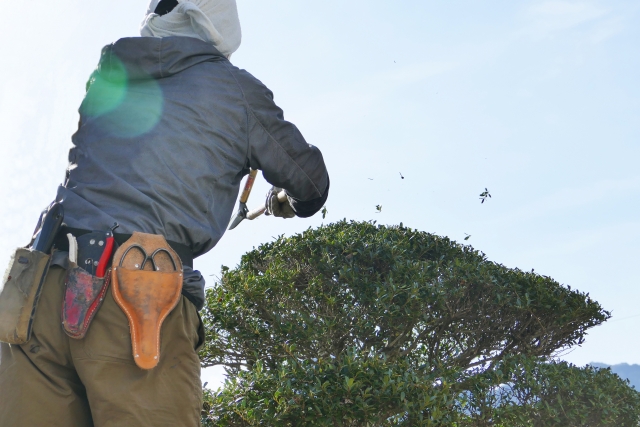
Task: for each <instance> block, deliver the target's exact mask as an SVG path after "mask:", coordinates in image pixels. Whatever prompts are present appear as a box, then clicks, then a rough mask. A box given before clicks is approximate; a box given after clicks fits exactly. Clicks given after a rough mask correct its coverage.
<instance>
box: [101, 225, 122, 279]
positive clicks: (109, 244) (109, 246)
mask: <svg viewBox="0 0 640 427" xmlns="http://www.w3.org/2000/svg"><path fill="white" fill-rule="evenodd" d="M118 227H120V225H119V224H118V223H117V222H116V223H115V224H113V227H112V228H111V231H110V232H109V233H107V234H106V236H107V238H106V243H105V246H104V251H103V252H102V256H100V261H98V269H97V270H96V277H98V278H100V279H102V278H103V277H104V276H105V275H106V274H107V268H108V267H109V261H110V260H111V255H112V254H113V248H114V247H115V245H116V239H115V237H114V236H113V233H114V231H115V230H116V228H118Z"/></svg>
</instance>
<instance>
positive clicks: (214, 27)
mask: <svg viewBox="0 0 640 427" xmlns="http://www.w3.org/2000/svg"><path fill="white" fill-rule="evenodd" d="M177 1H178V6H176V7H175V8H174V9H173V10H172V11H171V12H169V13H167V14H166V15H163V16H160V15H158V14H156V13H154V11H155V10H156V7H157V6H158V3H159V2H160V0H152V1H151V4H150V5H149V10H148V11H147V15H146V16H145V18H144V21H143V22H142V27H141V28H140V34H141V35H142V36H143V37H170V36H184V37H195V38H199V39H201V40H204V41H206V42H208V43H211V44H213V45H214V46H215V47H216V48H217V49H218V50H219V51H220V53H222V54H223V55H225V56H227V57H228V56H230V55H231V54H232V53H233V52H235V51H236V50H238V47H240V42H241V40H242V30H241V28H240V19H239V18H238V7H237V5H236V1H235V0H177Z"/></svg>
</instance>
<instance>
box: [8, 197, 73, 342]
mask: <svg viewBox="0 0 640 427" xmlns="http://www.w3.org/2000/svg"><path fill="white" fill-rule="evenodd" d="M63 219H64V209H63V208H62V205H60V204H59V203H55V202H54V203H52V204H51V205H50V206H49V208H48V209H46V210H45V211H44V212H43V213H42V215H41V216H40V220H39V221H38V226H37V227H36V232H35V233H34V236H33V238H32V240H31V244H30V247H28V248H18V249H16V252H15V253H14V255H13V256H12V258H11V261H10V262H9V267H8V268H7V272H6V273H5V276H4V280H3V281H2V283H0V341H2V342H6V343H8V344H25V343H26V342H27V341H29V340H30V339H31V332H32V328H33V321H34V319H35V316H36V308H37V307H38V301H39V300H40V294H41V293H42V286H43V284H44V281H45V278H46V276H47V272H48V271H49V265H50V264H51V255H50V252H51V250H52V247H53V241H54V239H55V236H56V234H57V232H58V230H59V229H60V226H61V225H62V220H63Z"/></svg>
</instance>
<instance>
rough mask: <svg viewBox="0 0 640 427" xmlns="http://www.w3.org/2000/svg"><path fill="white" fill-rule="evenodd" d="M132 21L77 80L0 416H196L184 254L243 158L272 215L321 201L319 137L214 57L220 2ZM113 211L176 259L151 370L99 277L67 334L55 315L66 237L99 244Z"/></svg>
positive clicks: (172, 7) (60, 420)
mask: <svg viewBox="0 0 640 427" xmlns="http://www.w3.org/2000/svg"><path fill="white" fill-rule="evenodd" d="M141 34H142V36H143V37H138V38H125V39H121V40H119V41H117V42H116V43H114V44H112V45H109V46H107V47H105V48H104V49H103V51H102V56H101V59H100V62H99V65H98V68H97V69H96V71H95V72H94V74H93V75H92V76H91V79H90V81H89V83H88V85H87V86H88V87H87V94H86V97H85V99H84V101H83V103H82V105H81V106H80V124H79V129H78V131H77V133H76V134H75V135H74V136H73V148H72V149H71V151H70V154H69V168H68V171H67V179H66V181H65V183H64V185H62V186H61V187H60V188H59V191H58V194H57V198H56V200H57V202H58V203H60V204H62V206H63V208H64V222H65V225H66V227H64V228H63V230H62V231H61V232H60V233H59V235H58V238H57V240H56V248H57V249H58V252H56V253H55V255H54V257H53V261H52V264H53V265H52V266H51V268H50V270H49V273H48V274H47V276H46V280H45V283H44V286H43V293H42V296H41V298H40V302H39V304H38V306H37V311H36V316H35V321H34V323H33V333H32V336H31V339H30V340H29V341H28V342H27V343H26V344H23V345H9V344H5V343H3V344H2V345H1V347H0V351H1V360H0V426H1V427H23V426H34V427H37V426H45V425H51V426H65V427H67V426H69V427H71V426H97V427H106V426H119V427H120V426H127V427H136V426H154V427H158V426H190V427H196V426H199V425H200V411H201V406H202V402H201V401H202V396H201V383H200V364H199V360H198V355H197V351H196V350H197V348H198V347H199V346H200V345H202V342H203V336H204V335H203V330H202V324H201V322H200V319H199V316H198V310H200V309H202V307H203V305H204V279H203V278H202V276H201V275H200V273H199V272H198V271H195V270H193V268H192V262H193V258H195V257H198V256H200V255H202V254H204V253H206V252H207V251H209V250H211V249H212V248H213V247H214V246H215V245H216V244H217V243H218V241H219V240H220V238H221V237H222V235H223V234H224V231H225V229H226V226H227V224H228V223H229V219H230V217H231V214H232V213H233V211H234V204H235V201H236V198H237V195H238V192H239V186H240V183H241V180H242V178H243V177H244V176H245V175H246V174H247V173H248V172H249V170H250V169H251V168H253V169H260V170H262V171H263V174H264V177H265V178H266V180H267V181H268V182H270V183H271V184H272V185H274V186H275V187H281V188H283V189H285V191H286V193H287V196H288V200H287V201H285V202H284V203H281V202H279V201H278V199H277V197H276V193H277V190H274V191H271V192H269V194H268V196H267V201H266V205H267V211H268V212H269V213H271V214H273V215H275V216H281V217H292V216H294V215H296V216H298V217H309V216H311V215H313V214H315V213H316V212H317V211H318V210H319V209H320V208H321V207H322V206H323V205H324V203H325V201H326V198H327V195H328V191H329V177H328V175H327V171H326V168H325V165H324V161H323V158H322V155H321V153H320V151H319V150H318V149H317V148H315V147H314V146H312V145H309V144H307V143H306V142H305V140H304V138H303V137H302V135H301V134H300V132H299V131H298V129H297V128H296V127H295V126H294V125H293V124H291V123H289V122H287V121H285V120H284V118H283V113H282V111H281V110H280V109H279V108H278V107H277V106H276V105H275V104H274V101H273V95H272V93H271V92H270V91H269V89H267V88H266V87H265V86H264V85H263V84H262V83H261V82H260V81H258V80H257V79H255V78H254V77H253V76H252V75H251V74H249V73H248V72H246V71H243V70H240V69H238V68H236V67H234V66H233V65H232V64H231V63H230V62H229V58H230V56H231V54H232V53H233V52H235V51H236V49H238V47H239V45H240V39H241V32H240V23H239V20H238V14H237V8H236V4H235V0H179V1H176V0H161V1H160V0H154V1H153V2H152V3H151V5H150V8H149V10H148V13H147V15H146V17H145V19H144V22H143V24H142V28H141ZM114 224H117V225H118V228H116V229H114V231H115V233H116V234H115V240H116V241H117V242H118V243H119V244H121V245H124V244H126V242H125V241H126V240H127V239H129V238H131V239H133V237H131V234H132V233H134V232H142V233H147V234H149V235H157V236H162V238H161V240H163V239H166V242H167V245H169V246H170V247H167V248H165V249H166V250H167V251H165V252H163V253H161V255H163V254H165V255H166V254H169V253H170V252H171V254H174V253H175V254H178V255H179V259H180V260H181V263H182V267H183V269H182V270H181V274H183V275H184V277H183V280H182V279H181V280H182V295H183V296H182V297H181V299H180V301H179V302H178V303H177V305H175V308H172V310H170V314H169V315H168V316H167V317H166V320H164V323H163V324H162V325H161V329H159V330H160V331H161V332H160V348H159V353H158V354H159V362H157V366H155V367H153V368H151V369H143V368H141V367H140V366H139V365H140V363H139V360H137V359H136V357H138V356H137V355H134V353H135V352H137V351H138V349H135V346H133V347H132V335H131V328H130V327H133V325H130V323H132V322H130V319H131V318H129V317H127V316H128V315H129V314H130V313H128V314H127V315H125V312H124V311H123V309H122V305H120V304H119V303H116V301H115V300H114V296H113V294H114V292H113V291H112V290H113V287H114V283H113V281H112V283H111V284H110V285H109V287H108V288H105V289H106V291H105V292H106V294H105V297H104V301H103V302H102V304H101V305H99V304H98V303H99V301H98V300H97V301H98V303H96V304H98V305H99V307H100V308H99V309H97V312H96V313H95V317H93V320H92V321H91V323H90V324H89V326H88V328H87V329H86V331H84V332H83V333H85V332H86V335H84V337H83V338H82V339H77V336H76V337H73V338H72V337H71V336H70V335H69V331H68V327H69V325H68V324H67V323H69V322H71V321H69V318H70V317H65V322H67V323H65V325H64V328H63V325H62V324H61V316H63V313H61V311H62V310H63V308H62V307H63V305H65V307H66V304H67V303H68V301H66V300H65V301H63V295H65V292H68V291H65V289H68V286H67V284H68V282H69V280H70V279H69V278H68V277H67V276H68V275H67V269H68V268H69V266H70V265H74V264H73V263H69V259H68V258H69V252H68V251H69V250H71V252H72V253H73V252H75V250H74V242H77V243H78V254H79V255H80V256H81V255H82V253H83V251H89V250H90V249H91V250H92V248H98V244H99V245H100V249H101V250H102V244H103V240H101V239H99V242H96V239H91V242H92V243H91V245H93V247H92V248H85V247H83V244H82V243H81V242H82V241H86V240H87V239H86V238H85V239H84V240H82V239H83V237H82V236H83V235H84V236H86V235H87V233H91V232H100V233H104V236H107V237H108V236H110V234H109V233H110V230H111V229H112V227H113V226H114ZM67 234H71V236H69V237H68V238H67ZM163 241H164V240H163ZM86 244H87V243H85V245H86ZM134 246H135V245H134ZM161 246H162V245H161ZM174 251H175V252H174ZM148 255H151V254H150V253H148ZM167 256H168V255H167ZM74 257H75V255H74V256H72V258H74ZM92 259H95V257H94V258H88V259H86V261H84V262H79V261H78V264H79V265H80V267H82V268H83V271H84V270H86V271H88V272H89V273H91V274H93V275H94V276H96V274H98V273H96V271H99V270H100V268H102V267H104V266H100V265H99V263H98V261H97V260H96V261H95V263H93V262H92ZM174 259H177V258H174ZM156 262H158V261H157V260H156ZM172 262H174V261H172ZM113 263H114V264H115V263H116V261H115V260H114V261H113ZM150 265H151V264H150V263H149V264H148V265H147V267H148V268H149V269H150V270H155V268H151V267H150ZM109 266H110V265H109ZM136 266H138V264H136ZM154 266H155V264H154ZM144 268H145V265H144V263H143V265H142V266H141V269H144ZM157 269H160V267H159V266H158V267H157ZM108 277H115V276H108ZM105 283H108V281H105ZM177 295H178V296H179V294H177ZM65 309H66V308H65ZM134 309H136V307H134ZM66 315H69V313H66ZM88 317H90V316H88ZM134 323H135V322H134ZM80 326H82V325H80ZM65 332H66V333H65ZM156 360H157V359H156Z"/></svg>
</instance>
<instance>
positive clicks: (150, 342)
mask: <svg viewBox="0 0 640 427" xmlns="http://www.w3.org/2000/svg"><path fill="white" fill-rule="evenodd" d="M111 282H112V286H113V297H114V299H115V301H116V303H117V304H118V306H119V307H120V308H121V309H122V311H124V313H125V314H126V316H127V318H128V319H129V327H130V329H131V344H132V347H133V359H134V361H135V362H136V365H138V366H139V367H140V368H142V369H153V368H155V367H156V366H157V365H158V362H159V361H160V331H161V328H162V323H163V322H164V320H165V319H166V317H167V316H168V315H169V313H170V312H171V311H172V310H173V309H174V308H175V307H176V305H177V304H178V302H179V301H180V297H181V292H182V262H181V261H180V257H179V256H178V254H177V253H176V252H175V251H174V250H173V249H171V247H170V246H169V244H168V243H167V241H166V240H165V239H164V237H163V236H159V235H154V234H144V233H134V234H133V235H132V236H131V238H130V239H129V240H127V241H126V242H125V243H124V244H123V245H121V246H120V248H119V249H118V251H117V252H116V253H115V255H114V257H113V268H112V279H111Z"/></svg>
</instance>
